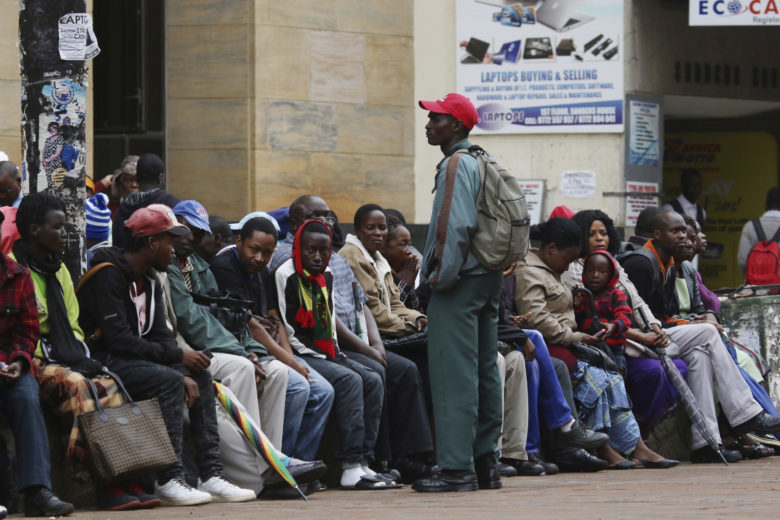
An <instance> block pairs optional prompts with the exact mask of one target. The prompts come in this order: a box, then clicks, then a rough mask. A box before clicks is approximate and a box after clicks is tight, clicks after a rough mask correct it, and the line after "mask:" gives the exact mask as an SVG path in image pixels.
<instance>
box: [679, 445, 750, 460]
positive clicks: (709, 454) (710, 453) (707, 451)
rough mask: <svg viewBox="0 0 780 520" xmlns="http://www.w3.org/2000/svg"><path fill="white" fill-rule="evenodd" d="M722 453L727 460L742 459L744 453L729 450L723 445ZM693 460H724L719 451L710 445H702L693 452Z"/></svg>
mask: <svg viewBox="0 0 780 520" xmlns="http://www.w3.org/2000/svg"><path fill="white" fill-rule="evenodd" d="M720 453H721V454H722V455H723V458H725V459H726V462H738V461H740V460H742V455H741V454H740V453H739V452H738V451H734V450H727V449H725V448H724V447H723V446H721V447H720ZM691 462H692V463H694V464H706V463H710V462H723V459H721V458H720V455H718V452H717V451H715V450H713V449H712V448H710V447H709V446H702V447H701V448H699V449H697V450H693V451H692V452H691Z"/></svg>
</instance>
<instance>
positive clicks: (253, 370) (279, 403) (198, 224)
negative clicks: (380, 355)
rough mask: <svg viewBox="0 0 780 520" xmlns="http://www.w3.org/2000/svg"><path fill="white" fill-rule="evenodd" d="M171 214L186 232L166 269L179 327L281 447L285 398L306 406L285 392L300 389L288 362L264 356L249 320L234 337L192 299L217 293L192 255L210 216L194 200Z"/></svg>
mask: <svg viewBox="0 0 780 520" xmlns="http://www.w3.org/2000/svg"><path fill="white" fill-rule="evenodd" d="M173 213H174V215H176V218H177V219H178V220H179V222H180V223H182V224H184V225H185V226H186V227H187V228H188V229H189V230H190V233H189V234H187V235H185V236H182V237H179V238H177V239H176V242H175V243H174V253H175V258H174V260H173V261H172V262H171V264H170V265H169V266H168V272H167V274H168V282H169V286H170V299H171V304H172V306H173V311H174V314H175V315H176V321H177V328H178V331H179V332H180V333H181V335H182V337H183V338H184V339H185V340H186V342H187V344H188V345H189V346H191V347H192V348H193V349H196V350H202V351H208V352H209V353H213V357H212V359H211V365H210V366H209V370H210V371H211V374H212V376H213V377H214V378H216V379H219V380H221V381H222V383H223V384H224V385H225V386H226V387H228V388H230V390H232V391H233V393H234V394H235V395H236V397H238V400H239V401H240V402H241V403H242V404H243V405H244V406H245V407H246V409H247V411H248V413H249V415H250V416H252V417H253V418H254V419H255V420H256V421H257V423H259V424H260V425H261V427H262V428H263V431H264V432H265V433H266V435H267V436H268V438H269V439H270V440H271V443H272V444H273V445H274V446H281V445H282V436H283V429H284V416H285V400H287V401H288V402H289V401H294V402H302V403H303V404H304V405H305V402H306V399H305V397H304V398H303V399H300V398H299V396H297V395H293V396H290V398H289V399H288V393H292V392H300V391H301V389H300V387H299V386H294V385H289V384H288V373H289V372H288V369H287V365H285V364H284V363H282V362H281V361H278V360H276V359H274V358H273V357H272V356H270V355H269V354H268V351H267V349H266V347H265V346H263V345H262V344H260V343H259V342H258V341H256V340H255V338H254V337H253V335H252V333H251V331H250V330H249V324H248V323H247V324H246V325H245V326H244V330H243V331H242V333H240V334H238V336H236V335H234V333H232V332H231V331H229V330H228V329H227V328H225V326H223V325H222V323H220V321H219V320H218V319H217V318H216V317H215V316H214V315H213V314H211V312H210V311H209V309H208V308H207V307H206V306H203V305H199V304H197V303H195V300H194V299H193V294H202V295H209V294H214V293H217V292H219V287H218V285H217V281H216V279H215V278H214V275H213V274H212V272H211V270H210V269H209V265H208V263H207V262H206V261H205V260H203V259H202V258H200V257H199V256H198V255H197V254H196V253H194V250H195V248H196V247H197V245H198V243H199V242H200V241H201V240H202V238H203V236H205V235H206V234H207V233H209V234H210V233H211V229H210V227H209V214H208V212H207V211H206V209H205V208H204V207H203V206H202V205H201V204H200V203H199V202H197V201H194V200H184V201H181V202H179V203H178V204H176V206H174V208H173ZM247 375H248V376H249V377H247ZM289 464H290V465H289V466H288V469H289V470H290V471H291V473H292V474H293V475H295V474H296V473H298V474H300V472H301V471H306V468H307V467H308V466H311V465H313V464H314V465H316V464H321V463H316V462H304V461H300V460H298V459H291V460H290V461H289ZM294 466H295V467H294ZM298 466H300V467H298Z"/></svg>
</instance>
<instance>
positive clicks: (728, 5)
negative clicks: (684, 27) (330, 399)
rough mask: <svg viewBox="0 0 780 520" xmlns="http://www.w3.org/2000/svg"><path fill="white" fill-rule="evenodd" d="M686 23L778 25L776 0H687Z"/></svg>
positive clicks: (779, 7)
mask: <svg viewBox="0 0 780 520" xmlns="http://www.w3.org/2000/svg"><path fill="white" fill-rule="evenodd" d="M688 2H689V4H688V25H755V26H759V27H760V26H764V25H780V1H778V0H688Z"/></svg>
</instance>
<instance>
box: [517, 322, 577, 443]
mask: <svg viewBox="0 0 780 520" xmlns="http://www.w3.org/2000/svg"><path fill="white" fill-rule="evenodd" d="M523 331H524V332H525V333H526V334H527V335H528V339H530V340H531V343H533V344H534V346H535V347H536V359H534V360H533V361H527V362H526V364H525V368H526V377H527V379H528V439H527V440H526V445H525V451H526V453H539V444H540V420H539V419H540V417H539V413H540V412H541V413H542V415H543V416H544V417H543V419H544V422H545V424H546V425H547V427H548V428H549V429H551V430H554V429H557V428H560V427H561V426H563V425H564V424H566V423H568V422H569V421H571V420H572V417H573V415H572V412H571V408H569V405H568V404H566V399H565V398H564V396H563V392H562V391H561V385H560V383H558V376H557V374H556V373H555V368H554V367H553V364H552V359H551V358H550V353H549V351H548V350H547V344H546V343H545V342H544V338H543V337H542V335H541V334H540V333H539V331H536V330H532V329H523Z"/></svg>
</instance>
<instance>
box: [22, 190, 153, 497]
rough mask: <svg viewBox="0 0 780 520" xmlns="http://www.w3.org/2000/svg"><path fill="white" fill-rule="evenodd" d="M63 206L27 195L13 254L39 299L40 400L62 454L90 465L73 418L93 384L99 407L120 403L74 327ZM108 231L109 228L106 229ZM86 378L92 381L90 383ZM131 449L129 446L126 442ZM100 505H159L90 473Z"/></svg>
mask: <svg viewBox="0 0 780 520" xmlns="http://www.w3.org/2000/svg"><path fill="white" fill-rule="evenodd" d="M65 219H66V216H65V207H64V205H63V203H62V201H61V200H60V199H58V198H57V197H55V196H54V195H51V194H49V193H46V192H37V193H31V194H30V195H28V196H27V197H25V198H24V199H23V200H22V203H21V204H20V205H19V213H18V215H17V220H16V224H17V226H18V228H19V233H20V234H21V236H22V239H21V240H19V241H17V242H16V243H15V244H14V252H13V254H12V255H11V256H12V258H13V259H14V260H16V261H18V262H19V263H20V264H22V265H23V266H25V267H27V268H29V269H30V274H31V276H32V279H33V285H34V286H35V299H36V300H37V301H38V322H39V324H40V332H41V334H40V338H41V339H40V342H39V343H38V347H37V348H36V349H35V357H34V358H33V365H34V367H35V376H36V379H37V380H38V384H39V385H40V398H41V402H43V403H45V404H46V405H47V406H48V407H49V408H50V409H51V410H53V411H54V413H55V414H57V415H58V416H59V417H60V419H61V422H62V425H63V426H64V427H65V428H64V430H65V431H66V432H67V435H68V441H67V449H66V452H65V455H66V457H68V459H70V460H71V461H79V462H82V463H86V467H87V468H88V469H91V468H93V467H94V466H93V465H91V464H90V460H89V452H88V450H87V445H86V443H85V439H84V436H83V434H82V433H81V429H80V428H79V421H78V416H79V415H80V414H83V413H88V412H91V411H94V410H95V401H94V396H93V393H92V391H91V389H90V387H91V386H92V387H93V388H95V389H96V390H97V393H98V395H99V396H100V397H99V398H100V404H101V405H102V406H103V407H104V408H112V407H116V406H120V405H121V404H122V403H123V401H124V400H123V399H122V394H121V392H120V390H119V387H118V386H117V383H116V381H115V380H114V379H113V378H111V377H109V376H108V375H106V374H104V373H102V372H101V371H102V368H103V367H102V366H101V365H100V363H98V362H97V361H95V360H93V359H92V358H90V357H89V350H88V349H87V346H86V345H85V344H84V342H83V340H84V333H83V332H82V331H81V327H79V322H78V320H79V304H78V301H77V300H76V293H75V291H74V289H73V281H72V280H71V277H70V273H69V272H68V269H67V268H66V267H65V264H64V263H63V261H62V257H61V255H62V252H63V251H64V249H65ZM106 234H108V229H106ZM89 380H91V382H92V385H90V384H89ZM128 449H132V446H128ZM92 477H93V480H94V481H95V494H96V496H97V504H98V507H99V508H100V509H106V510H111V511H121V510H126V509H137V508H140V507H144V508H149V507H155V506H158V505H160V500H159V499H158V498H157V497H155V496H154V495H150V494H148V493H146V492H145V491H144V490H143V489H142V488H141V486H139V485H138V484H137V483H135V482H125V483H123V484H122V485H119V484H117V483H108V482H101V480H100V479H99V478H98V475H97V474H96V473H94V472H93V474H92Z"/></svg>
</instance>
